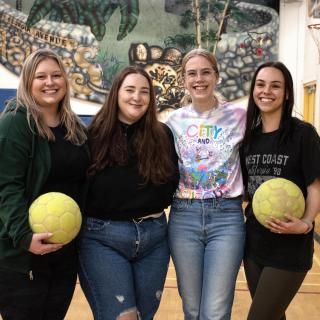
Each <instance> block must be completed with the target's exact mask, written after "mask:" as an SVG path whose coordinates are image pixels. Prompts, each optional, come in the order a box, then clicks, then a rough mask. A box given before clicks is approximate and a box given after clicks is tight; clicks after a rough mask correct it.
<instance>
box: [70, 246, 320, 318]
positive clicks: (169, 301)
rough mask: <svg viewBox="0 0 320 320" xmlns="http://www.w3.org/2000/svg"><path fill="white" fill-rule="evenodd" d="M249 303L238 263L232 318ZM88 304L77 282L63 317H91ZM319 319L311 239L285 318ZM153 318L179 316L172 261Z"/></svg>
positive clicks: (318, 256)
mask: <svg viewBox="0 0 320 320" xmlns="http://www.w3.org/2000/svg"><path fill="white" fill-rule="evenodd" d="M249 305H250V296H249V292H248V289H247V285H246V281H245V276H244V270H243V267H241V269H240V272H239V275H238V279H237V285H236V292H235V301H234V305H233V310H232V320H245V319H246V315H247V312H248V308H249ZM92 319H93V317H92V314H91V311H90V308H89V306H88V304H87V302H86V300H85V297H84V296H83V293H82V291H81V288H80V286H79V284H77V288H76V292H75V294H74V297H73V300H72V303H71V306H70V308H69V311H68V314H67V316H66V318H65V320H92ZM319 319H320V245H319V243H318V242H316V241H315V255H314V263H313V268H312V270H311V271H310V272H309V273H308V275H307V277H306V279H305V281H304V283H303V285H302V287H301V288H300V290H299V293H298V294H297V295H296V297H295V298H294V300H293V302H292V303H291V305H290V306H289V309H288V310H287V320H319ZM155 320H183V314H182V310H181V301H180V297H179V295H178V290H177V285H176V278H175V271H174V268H173V265H172V263H170V266H169V272H168V276H167V280H166V284H165V290H164V293H163V297H162V300H161V305H160V308H159V310H158V313H157V315H156V317H155Z"/></svg>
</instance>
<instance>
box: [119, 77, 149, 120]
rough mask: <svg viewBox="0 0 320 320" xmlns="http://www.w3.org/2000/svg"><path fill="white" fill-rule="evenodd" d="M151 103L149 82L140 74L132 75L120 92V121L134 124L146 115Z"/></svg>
mask: <svg viewBox="0 0 320 320" xmlns="http://www.w3.org/2000/svg"><path fill="white" fill-rule="evenodd" d="M149 102H150V86H149V83H148V80H147V79H146V78H145V77H144V76H143V75H141V74H139V73H131V74H129V75H127V76H126V78H125V79H124V80H123V82H122V84H121V87H120V89H119V92H118V105H119V111H118V119H119V120H120V121H121V122H124V123H127V124H132V123H135V122H137V121H138V120H140V119H141V117H142V116H143V115H144V114H145V113H146V111H147V109H148V106H149Z"/></svg>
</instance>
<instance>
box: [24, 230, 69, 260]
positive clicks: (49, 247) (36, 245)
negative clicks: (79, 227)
mask: <svg viewBox="0 0 320 320" xmlns="http://www.w3.org/2000/svg"><path fill="white" fill-rule="evenodd" d="M51 236H52V233H34V234H33V236H32V240H31V243H30V247H29V251H30V252H31V253H34V254H41V255H44V254H46V253H51V252H54V251H57V250H59V249H61V248H62V247H63V244H56V243H54V244H53V243H44V242H43V240H46V239H48V238H50V237H51Z"/></svg>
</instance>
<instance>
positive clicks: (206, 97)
mask: <svg viewBox="0 0 320 320" xmlns="http://www.w3.org/2000/svg"><path fill="white" fill-rule="evenodd" d="M217 80H218V79H217V76H216V73H215V71H214V69H213V66H212V64H211V63H210V61H209V60H208V59H206V58H205V57H203V56H200V55H199V56H194V57H192V58H190V59H189V60H188V62H187V63H186V66H185V74H184V84H185V87H186V89H188V91H189V93H190V96H191V98H192V103H193V104H194V105H195V106H197V107H200V108H201V109H208V108H211V107H212V106H213V104H214V101H215V99H214V96H213V91H214V88H215V86H216V84H217Z"/></svg>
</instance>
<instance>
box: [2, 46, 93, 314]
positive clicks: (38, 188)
mask: <svg viewBox="0 0 320 320" xmlns="http://www.w3.org/2000/svg"><path fill="white" fill-rule="evenodd" d="M86 140H87V138H86V132H85V128H84V126H83V124H82V123H81V121H80V119H79V118H78V117H77V116H76V114H75V113H73V111H72V110H71V107H70V94H69V84H68V79H67V75H66V72H65V69H64V67H63V65H62V61H61V59H60V57H59V56H58V55H57V54H56V53H54V52H53V51H51V50H49V49H41V50H38V51H35V52H33V53H32V54H31V55H30V56H29V57H28V58H27V59H26V61H25V63H24V65H23V68H22V72H21V77H20V83H19V87H18V91H17V97H16V99H13V100H12V101H10V102H9V103H8V105H7V106H6V109H5V111H4V113H3V115H2V116H1V118H0V199H1V201H0V314H1V316H2V318H3V319H4V320H8V319H10V320H11V319H13V320H23V319H33V320H37V319H39V320H40V319H46V320H50V319H51V320H58V319H59V320H60V319H63V318H64V316H65V314H66V312H67V310H68V307H69V304H70V301H71V298H72V295H73V291H74V288H75V284H76V277H77V255H76V249H75V243H74V241H71V242H70V243H68V244H67V245H62V244H49V243H46V239H48V238H49V237H50V236H51V235H52V234H50V233H33V232H32V230H31V229H30V226H29V223H28V208H29V206H30V204H31V203H32V202H33V200H34V199H36V198H37V197H38V196H39V195H41V194H44V193H47V192H62V193H64V194H67V195H68V196H70V197H72V198H73V199H74V200H75V201H76V202H78V204H81V201H82V186H83V185H84V181H85V176H86V170H87V168H88V165H89V152H88V147H87V143H86Z"/></svg>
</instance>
